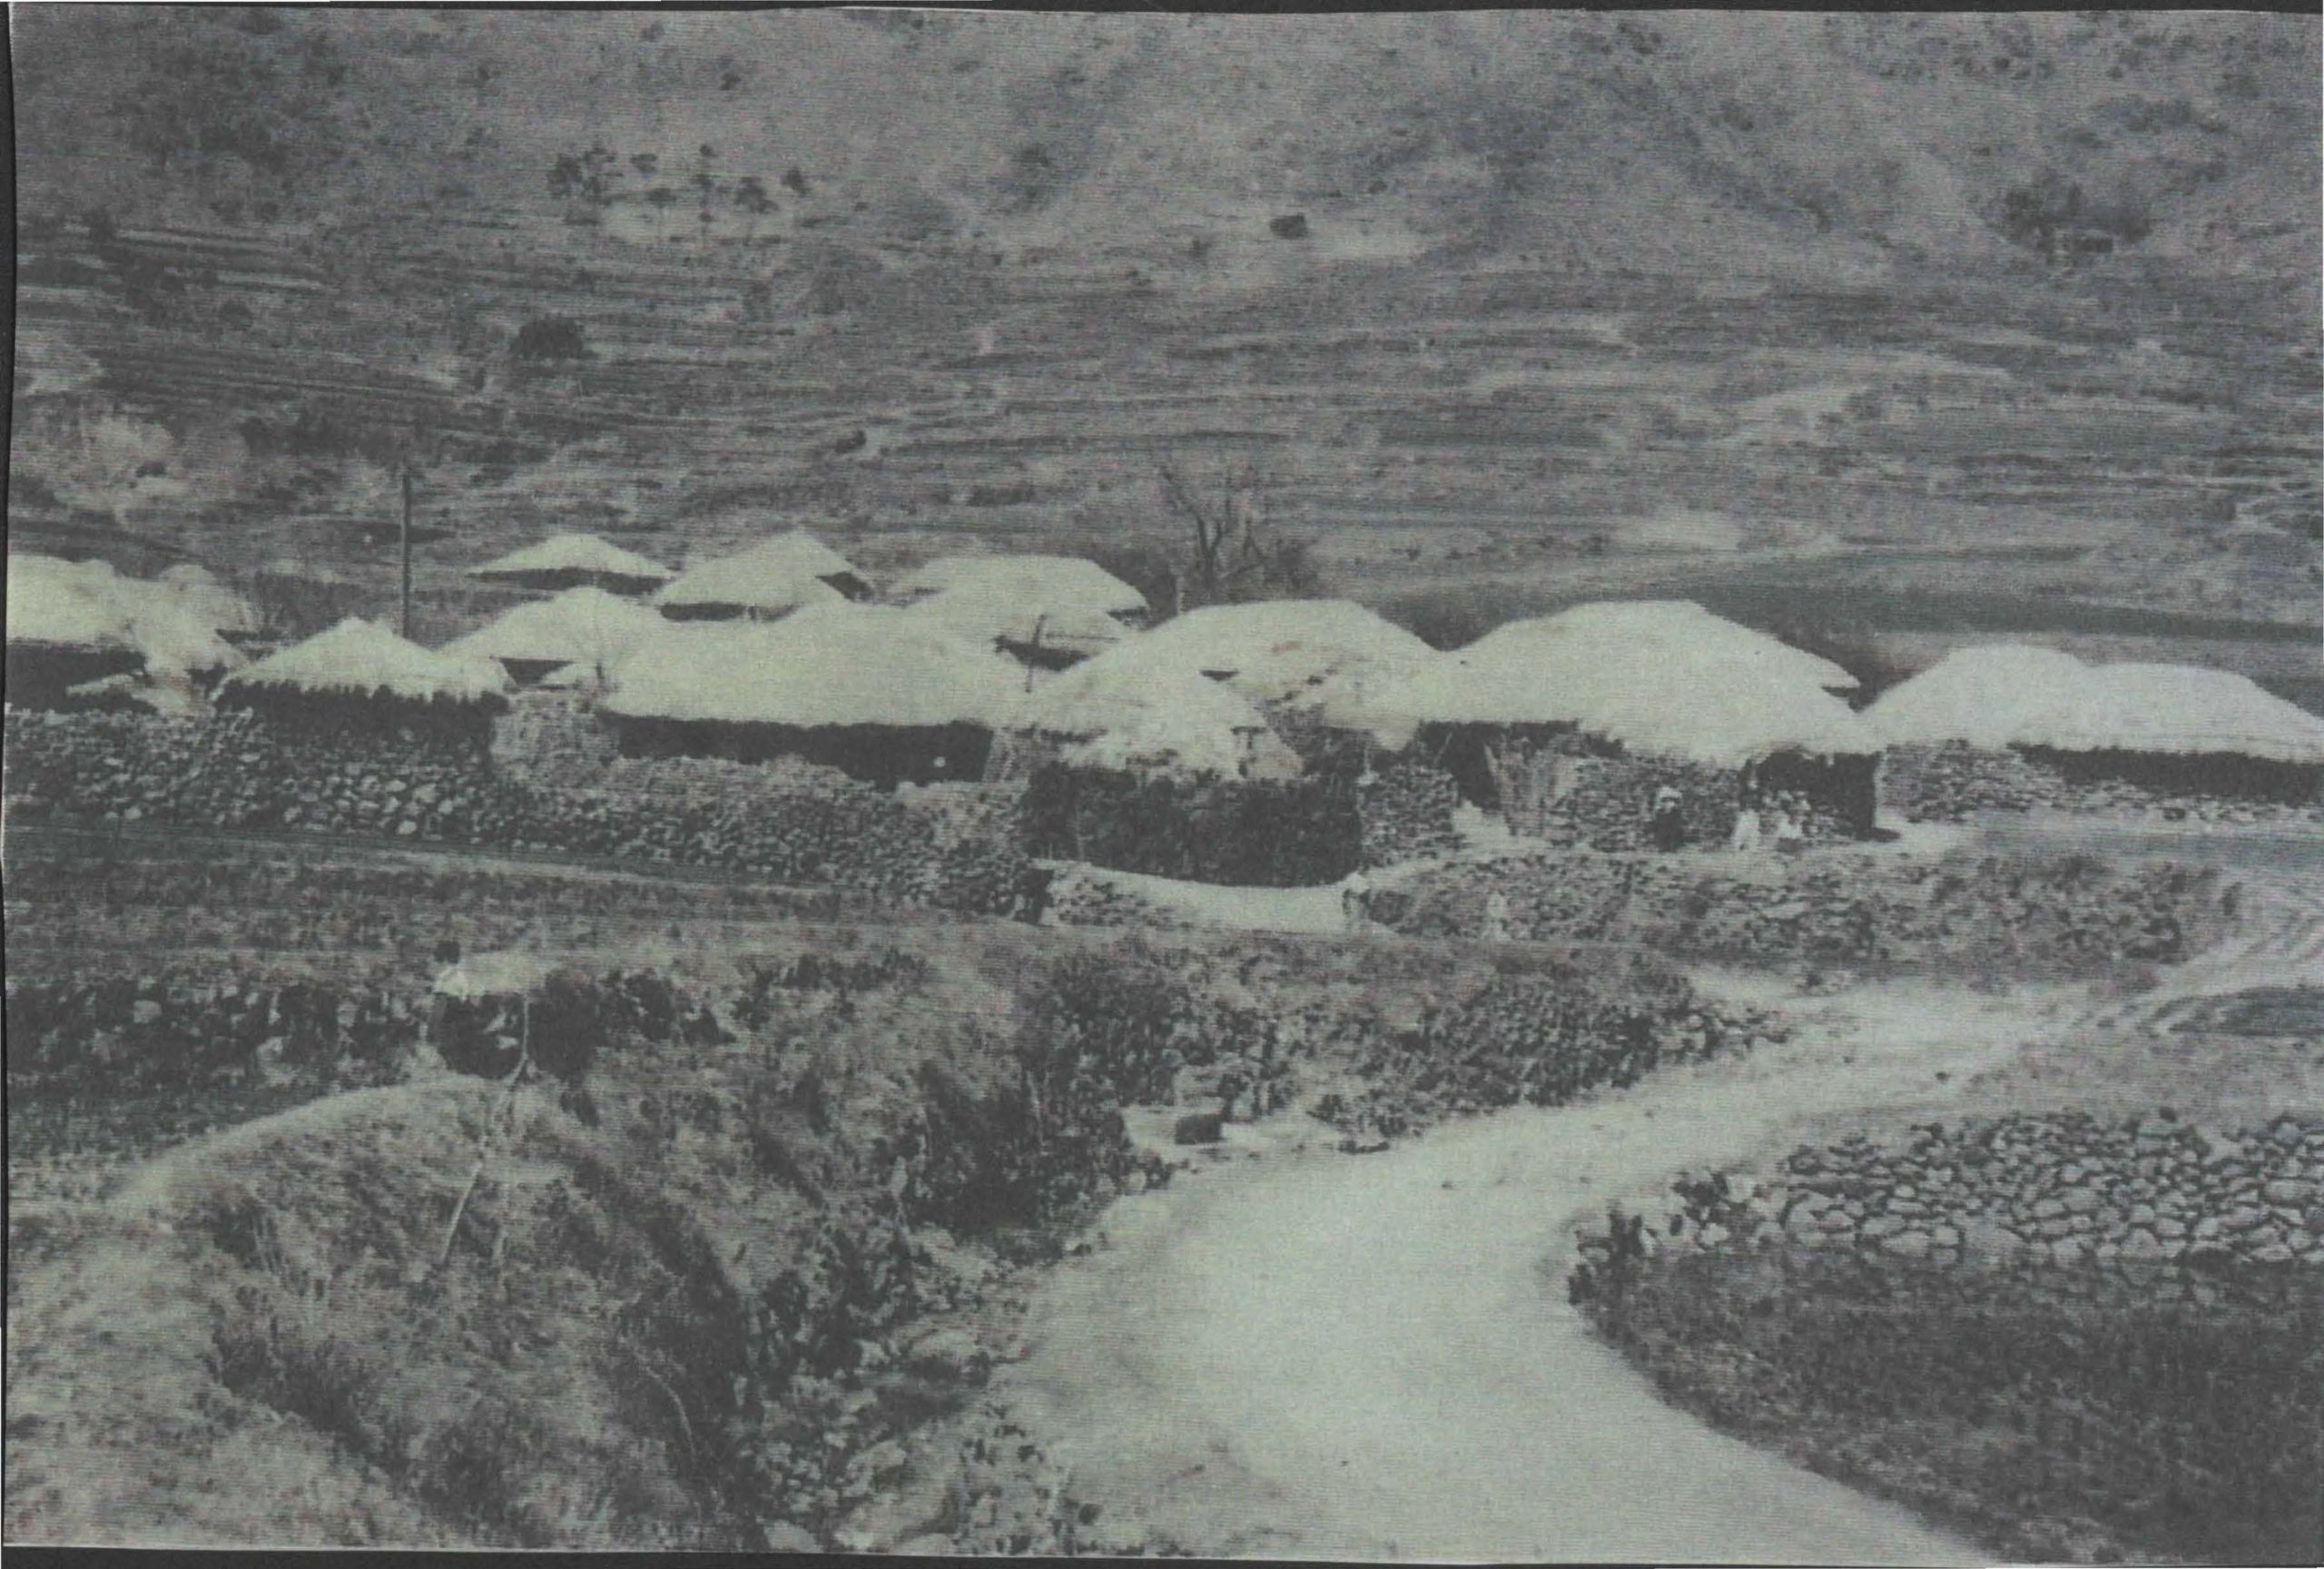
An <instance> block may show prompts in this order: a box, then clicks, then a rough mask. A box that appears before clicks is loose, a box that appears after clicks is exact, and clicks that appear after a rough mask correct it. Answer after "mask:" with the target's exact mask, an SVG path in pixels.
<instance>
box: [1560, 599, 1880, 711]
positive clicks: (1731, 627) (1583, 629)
mask: <svg viewBox="0 0 2324 1569" xmlns="http://www.w3.org/2000/svg"><path fill="white" fill-rule="evenodd" d="M1515 625H1516V626H1517V627H1520V628H1522V627H1527V626H1539V627H1542V628H1543V629H1545V630H1551V631H1556V632H1560V633H1577V634H1581V635H1583V636H1590V637H1594V638H1598V639H1600V640H1601V641H1603V642H1605V643H1607V644H1609V645H1610V646H1618V647H1627V648H1630V649H1631V650H1633V651H1634V656H1638V657H1643V656H1648V655H1649V654H1650V653H1652V652H1654V651H1657V650H1661V649H1668V650H1669V651H1670V652H1672V653H1675V654H1679V655H1682V656H1687V657H1689V658H1702V659H1709V660H1712V661H1716V662H1718V663H1721V664H1725V665H1728V666H1732V667H1734V668H1735V669H1737V670H1738V671H1748V672H1750V673H1751V674H1753V675H1755V676H1758V677H1760V678H1761V679H1763V680H1767V681H1771V682H1785V683H1793V682H1798V683H1805V684H1807V685H1810V686H1819V687H1821V688H1823V689H1824V690H1825V691H1827V692H1853V691H1855V690H1856V688H1857V686H1860V685H1861V683H1859V682H1858V681H1857V680H1856V677H1855V676H1852V675H1850V674H1849V673H1848V672H1847V671H1846V669H1845V668H1844V667H1843V666H1839V665H1836V664H1834V663H1833V662H1832V661H1831V660H1829V659H1826V658H1824V657H1822V656H1819V655H1815V654H1810V653H1808V652H1807V650H1806V649H1804V648H1795V647H1793V646H1791V645H1790V644H1788V643H1786V642H1785V641H1783V639H1781V638H1779V637H1776V636H1771V635H1769V634H1768V633H1765V632H1761V631H1758V630H1756V629H1755V628H1752V627H1746V626H1743V625H1742V624H1741V623H1740V622H1736V621H1729V620H1728V619H1727V618H1726V617H1723V616H1716V615H1713V614H1712V613H1711V612H1710V611H1709V610H1706V609H1704V608H1703V607H1701V606H1699V605H1698V604H1696V603H1695V602H1694V601H1693V600H1691V599H1600V600H1593V601H1591V602H1590V603H1589V604H1586V605H1576V606H1573V607H1570V608H1568V609H1565V610H1561V611H1559V612H1558V613H1557V614H1556V615H1554V616H1549V617H1542V618H1541V620H1540V621H1539V622H1533V623H1527V622H1519V623H1516V624H1515Z"/></svg>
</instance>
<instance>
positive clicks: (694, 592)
mask: <svg viewBox="0 0 2324 1569" xmlns="http://www.w3.org/2000/svg"><path fill="white" fill-rule="evenodd" d="M869 592H870V585H869V584H868V583H867V582H866V581H865V580H864V578H863V577H862V574H861V573H859V572H857V571H856V569H855V567H854V566H853V564H852V563H851V562H850V561H849V560H848V558H846V557H844V556H842V555H841V554H840V553H839V552H838V551H836V550H834V549H832V548H831V547H830V546H828V545H825V544H824V543H823V542H822V541H821V540H820V539H817V538H814V537H813V536H812V535H810V534H808V533H807V532H806V531H805V530H804V529H800V528H794V529H793V530H792V531H791V532H789V533H787V534H778V535H776V536H775V537H774V538H772V539H765V540H762V541H761V542H760V543H758V544H756V545H753V546H752V547H751V548H748V549H746V550H738V551H735V552H734V553H733V554H732V555H727V556H718V557H714V558H711V559H709V560H706V561H698V562H696V563H694V565H693V566H691V567H687V568H686V569H685V570H684V572H681V573H680V574H678V576H677V577H675V578H673V579H671V580H670V581H669V582H668V583H666V584H665V585H664V586H663V587H662V588H661V589H660V591H659V592H657V593H656V594H655V596H654V598H653V603H654V604H655V606H656V607H659V608H660V609H661V611H662V614H663V615H664V616H665V617H669V618H670V619H671V620H674V621H687V620H732V619H737V618H757V619H762V620H764V619H772V618H773V617H779V616H785V615H788V614H790V613H791V612H792V611H793V610H799V609H803V608H806V607H811V606H816V605H832V604H838V603H841V602H843V601H846V600H851V599H860V598H862V597H864V596H865V595H867V594H868V593H869Z"/></svg>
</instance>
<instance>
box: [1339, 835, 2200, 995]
mask: <svg viewBox="0 0 2324 1569" xmlns="http://www.w3.org/2000/svg"><path fill="white" fill-rule="evenodd" d="M1495 890H1499V891H1500V892H1501V893H1502V894H1503V895H1504V896H1505V897H1506V898H1507V900H1508V903H1509V912H1510V920H1509V935H1510V936H1512V937H1513V938H1518V939H1521V940H1531V941H1547V942H1558V941H1570V940H1576V939H1580V940H1587V941H1604V942H1635V943H1639V944H1640V945H1642V946H1645V947H1648V948H1649V949H1652V950H1654V951H1657V952H1664V953H1672V954H1686V955H1689V956H1695V957H1701V958H1709V959H1733V960H1743V961H1749V962H1757V963H1766V962H1780V961H1785V960H1807V961H1815V962H1834V963H1876V964H1882V965H1896V966H1906V967H1912V966H1925V965H1935V964H1954V965H1970V966H1974V967H1975V968H1976V969H1978V970H1980V971H1983V972H1986V973H1991V974H1996V975H2003V974H2008V975H2024V974H2033V973H2041V972H2061V971H2084V972H2086V971H2090V970H2093V969H2104V968H2109V967H2112V966H2116V965H2120V964H2123V963H2128V962H2144V963H2156V964H2167V963H2174V962H2178V961H2179V960H2181V959H2183V958H2185V957H2187V955H2189V954H2190V953H2191V952H2196V951H2197V950H2199V949H2200V948H2201V947H2203V946H2205V945H2207V944H2208V943H2209V942H2211V940H2212V938H2213V937H2214V936H2215V935H2216V933H2218V932H2219V931H2221V930H2222V929H2223V928H2224V926H2225V924H2226V923H2228V922H2229V921H2230V920H2231V919H2232V916H2233V912H2234V907H2235V905H2234V897H2233V894H2232V892H2231V889H2230V888H2229V887H2228V886H2225V885H2223V880H2222V879H2221V876H2220V874H2219V873H2216V872H2211V871H2206V870H2196V869H2191V868H2187V867H2182V866H2176V865H2171V864H2152V863H2149V864H2142V865H2137V866H2131V867H2122V868H2114V867H2108V866H2104V865H2102V864H2100V863H2097V862H2095V861H2093V860H2090V859H2088V858H2085V857H2076V856H2063V857H2053V858H2047V859H2041V860H2015V859H2008V858H2004V857H1999V856H1972V855H1951V856H1944V857H1922V856H1907V855H1903V854H1894V853H1886V852H1882V853H1871V852H1866V853H1862V854H1816V855H1810V856H1807V857H1802V858H1798V859H1793V858H1788V857H1783V856H1777V855H1773V854H1768V855H1761V856H1750V857H1744V856H1736V857H1730V858H1726V859H1724V860H1723V861H1722V862H1721V863H1718V864H1717V865H1710V864H1706V863H1704V862H1703V861H1701V860H1698V859H1695V858H1692V857H1687V856H1657V855H1642V856H1601V855H1590V854H1570V853H1556V852H1551V853H1547V854H1541V855H1534V856H1527V857H1522V858H1512V859H1506V860H1500V861H1493V862H1472V863H1459V864H1452V865H1446V866H1443V867H1438V868H1432V869H1429V870H1426V871H1423V872H1419V873H1414V874H1413V875H1412V876H1410V877H1408V878H1405V879H1403V880H1402V881H1401V882H1400V883H1398V884H1397V885H1396V886H1394V887H1393V888H1383V889H1381V890H1379V891H1377V892H1375V893H1374V895H1373V900H1372V915H1373V918H1374V920H1375V921H1378V922H1380V923H1383V924H1384V925H1387V926H1389V927H1391V928H1393V929H1394V930H1396V931H1399V932H1402V933H1406V934H1408V935H1412V936H1418V937H1449V936H1463V935H1475V934H1479V933H1482V931H1483V930H1484V926H1485V917H1484V910H1485V903H1486V901H1487V899H1488V898H1489V897H1490V896H1491V895H1492V893H1493V892H1494V891H1495Z"/></svg>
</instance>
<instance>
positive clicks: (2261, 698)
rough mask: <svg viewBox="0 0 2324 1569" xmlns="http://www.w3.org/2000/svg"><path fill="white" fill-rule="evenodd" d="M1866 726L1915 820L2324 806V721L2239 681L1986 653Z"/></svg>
mask: <svg viewBox="0 0 2324 1569" xmlns="http://www.w3.org/2000/svg"><path fill="white" fill-rule="evenodd" d="M1864 717H1865V720H1866V724H1867V725H1868V726H1870V727H1871V728H1872V729H1873V730H1874V731H1875V733H1876V735H1878V736H1879V737H1880V739H1881V740H1882V741H1883V742H1884V743H1885V744H1886V745H1887V746H1888V748H1889V749H1890V759H1891V762H1890V768H1889V778H1888V794H1889V795H1890V798H1891V800H1892V802H1893V804H1895V805H1896V808H1897V810H1899V811H1900V812H1902V813H1903V814H1905V815H1907V816H1914V817H1923V818H1928V819H1932V820H1951V819H1957V818H1959V817H1962V816H1965V815H1967V814H1973V813H1975V812H1978V811H1985V810H2004V811H2007V810H2024V809H2029V808H2033V807H2045V806H2046V807H2058V808H2063V809H2071V810H2094V811H2122V810H2142V809H2146V808H2155V809H2160V810H2162V811H2164V812H2166V813H2170V814H2186V813H2189V812H2195V813H2199V814H2210V813H2211V812H2213V811H2215V810H2218V809H2225V810H2227V811H2228V812H2229V813H2230V814H2232V813H2233V811H2234V810H2236V809H2237V808H2239V807H2260V806H2268V805H2274V806H2296V807H2303V808H2309V809H2314V808H2317V807H2319V805H2324V717H2319V715H2314V714H2311V713H2309V711H2308V710H2306V709H2304V708H2302V707H2300V706H2299V705H2297V704H2294V703H2291V702H2289V701H2287V700H2285V699H2284V698H2281V697H2279V696H2275V695H2274V694H2272V693H2270V692H2269V691H2267V690H2266V689H2265V688H2264V687H2262V686H2260V685H2259V684H2258V683H2256V682H2254V681H2252V680H2251V679H2250V678H2249V677H2248V676H2240V675H2236V674H2234V673H2233V672H2230V671H2226V670H2215V669H2208V668H2205V667H2202V666H2192V665H2163V664H2150V663H2122V664H2095V665H2093V664H2089V663H2086V662H2084V661H2083V660H2081V659H2078V658H2076V657H2074V656H2073V655H2071V654H2066V653H2063V652H2061V651H2059V650H2057V649H2053V648H2044V647H2038V646H2029V645H2024V644H1987V645H1983V646H1975V647H1969V648H1963V649H1959V650H1956V651H1955V652H1954V653H1952V654H1950V655H1948V656H1945V658H1944V659H1942V660H1940V661H1939V662H1938V663H1937V664H1935V665H1934V666H1931V667H1930V668H1928V669H1926V670H1925V671H1923V672H1921V673H1920V674H1919V675H1917V676H1913V677H1912V678H1911V679H1909V680H1907V681H1905V682H1902V683H1900V684H1899V685H1898V686H1896V687H1894V688H1893V689H1891V690H1890V691H1888V692H1886V693H1883V694H1882V695H1881V696H1880V698H1879V700H1878V701H1876V702H1875V703H1874V704H1873V705H1872V706H1870V707H1869V708H1867V709H1866V711H1865V715H1864Z"/></svg>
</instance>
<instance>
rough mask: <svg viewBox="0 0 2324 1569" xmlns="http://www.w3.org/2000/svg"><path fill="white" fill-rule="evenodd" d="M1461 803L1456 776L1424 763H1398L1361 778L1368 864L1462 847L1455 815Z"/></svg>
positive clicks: (1359, 801)
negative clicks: (1455, 826)
mask: <svg viewBox="0 0 2324 1569" xmlns="http://www.w3.org/2000/svg"><path fill="white" fill-rule="evenodd" d="M1460 804H1461V787H1460V785H1458V784H1457V783H1455V782H1454V780H1453V778H1452V775H1450V774H1447V773H1445V772H1444V771H1443V769H1441V768H1432V767H1430V766H1428V765H1426V764H1424V763H1419V762H1412V761H1404V762H1393V763H1390V764H1389V765H1387V766H1386V767H1384V768H1381V769H1379V770H1377V771H1376V772H1374V773H1373V774H1371V775H1368V776H1366V777H1364V778H1362V779H1359V780H1358V781H1357V782H1356V812H1357V814H1358V815H1359V816H1360V817H1361V818H1362V820H1363V826H1364V864H1365V865H1367V866H1392V865H1394V864H1396V863H1399V862H1403V861H1417V860H1422V859H1425V858H1427V857H1431V856H1440V855H1446V854H1451V853H1452V851H1455V850H1457V849H1459V848H1460V847H1461V835H1460V834H1458V833H1457V832H1456V831H1455V830H1454V829H1453V826H1452V813H1453V810H1454V808H1456V807H1458V806H1459V805H1460Z"/></svg>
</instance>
